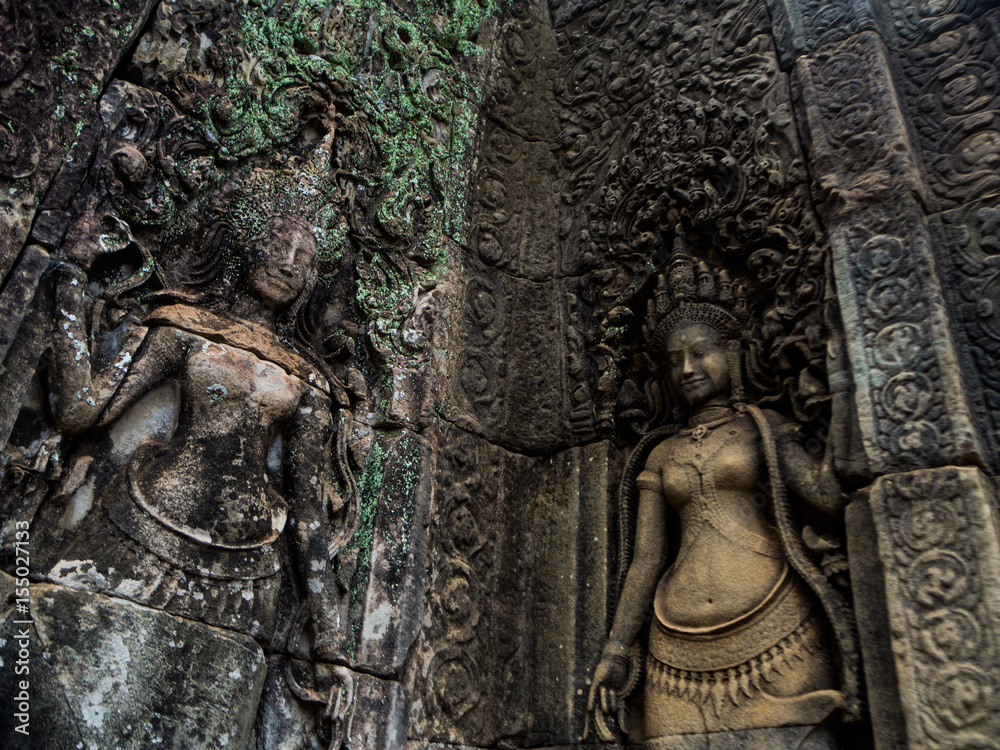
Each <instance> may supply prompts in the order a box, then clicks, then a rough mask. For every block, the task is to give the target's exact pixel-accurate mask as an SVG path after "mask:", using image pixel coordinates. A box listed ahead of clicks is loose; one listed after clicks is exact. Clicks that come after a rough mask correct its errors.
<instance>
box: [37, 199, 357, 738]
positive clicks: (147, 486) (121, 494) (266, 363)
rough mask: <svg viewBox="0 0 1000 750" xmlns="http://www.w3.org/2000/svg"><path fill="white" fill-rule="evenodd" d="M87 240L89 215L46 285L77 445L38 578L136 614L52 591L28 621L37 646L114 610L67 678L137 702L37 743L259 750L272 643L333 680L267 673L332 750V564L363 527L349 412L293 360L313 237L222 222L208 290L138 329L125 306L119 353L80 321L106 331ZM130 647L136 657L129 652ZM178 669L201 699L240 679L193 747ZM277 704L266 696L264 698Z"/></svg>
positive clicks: (211, 242)
mask: <svg viewBox="0 0 1000 750" xmlns="http://www.w3.org/2000/svg"><path fill="white" fill-rule="evenodd" d="M93 224H94V222H92V221H89V220H87V219H86V218H84V219H82V220H81V221H80V222H79V224H78V225H77V226H76V227H74V228H73V229H71V232H70V235H69V240H68V242H67V245H66V256H67V259H66V261H65V262H63V263H61V264H60V265H59V266H57V267H56V269H55V270H54V274H55V277H56V280H55V315H56V325H55V331H56V334H55V337H54V342H53V356H52V359H53V374H52V383H53V388H52V407H53V412H54V415H55V421H56V425H57V427H58V428H59V429H60V430H61V431H62V433H63V434H64V435H66V436H79V438H78V440H77V441H76V443H75V449H74V448H72V447H67V448H66V449H65V450H67V451H68V460H67V471H66V472H65V473H64V475H63V480H62V482H61V483H60V484H59V485H58V486H57V487H56V490H55V492H54V493H53V496H52V497H51V498H50V500H49V502H48V503H47V504H46V505H44V506H43V508H42V509H41V512H40V514H39V516H38V518H37V519H36V521H35V524H34V529H35V539H36V543H37V545H38V546H37V547H36V549H37V552H36V554H35V557H34V564H35V565H37V566H39V568H40V569H41V570H42V571H47V573H46V574H45V575H46V577H47V578H48V579H49V580H50V581H52V582H54V583H58V584H61V585H62V586H66V587H69V588H72V589H77V590H79V591H85V592H91V593H92V594H94V595H97V594H103V595H107V596H110V597H114V598H115V599H127V600H131V601H133V602H136V603H137V604H141V605H144V606H143V607H132V608H130V609H129V608H127V607H125V606H124V605H122V604H120V603H117V602H116V601H115V600H114V599H107V598H105V597H103V596H102V597H98V598H93V597H91V598H87V597H85V596H81V595H80V594H71V593H69V592H67V593H65V594H61V593H58V592H57V588H52V587H50V589H51V591H52V592H53V593H52V595H51V596H52V597H53V598H52V602H54V604H53V607H52V608H51V617H50V620H51V621H50V622H47V621H46V620H44V618H41V614H39V618H40V619H39V620H36V629H37V631H38V634H39V638H40V639H42V640H48V639H49V638H51V637H52V632H53V631H60V628H65V623H66V620H67V618H69V619H72V615H71V613H72V611H73V610H75V609H79V608H81V607H82V611H91V609H92V607H94V606H98V602H103V604H101V605H99V606H100V607H103V610H102V611H103V612H104V614H103V615H101V620H102V623H103V625H104V627H103V630H102V632H98V631H97V629H94V630H93V632H91V634H90V635H81V637H78V638H77V637H74V638H65V637H57V638H55V643H53V644H51V645H52V647H53V648H54V649H55V650H56V652H57V653H58V655H59V660H58V661H57V662H56V663H57V664H58V665H60V666H61V667H62V668H63V669H70V668H72V672H73V674H74V675H75V679H77V680H78V681H79V684H78V687H79V688H80V689H82V688H83V686H85V685H88V684H99V683H101V680H102V679H108V680H112V681H119V682H123V683H125V684H126V685H127V686H128V687H129V691H128V693H122V692H118V693H116V694H113V695H111V696H104V697H103V698H101V699H100V701H99V703H100V706H99V708H98V709H94V710H99V711H101V712H103V711H111V710H113V712H114V715H115V719H114V727H113V728H112V727H111V726H108V727H105V726H104V725H103V724H102V723H101V722H97V723H96V724H95V723H94V722H93V721H88V718H90V717H91V715H90V713H89V712H90V711H91V709H88V708H87V705H88V704H87V702H86V701H84V703H83V704H71V708H70V711H69V712H68V713H65V712H63V713H60V714H58V716H61V717H63V718H62V719H60V720H56V719H53V720H51V721H49V722H48V723H47V725H46V726H44V727H37V728H36V729H35V734H36V736H39V737H41V738H43V739H45V740H46V741H48V742H50V743H51V746H53V747H61V746H67V747H68V746H72V744H73V743H75V742H77V741H79V742H87V743H93V742H94V741H103V740H102V739H101V738H104V739H106V738H107V737H109V736H115V735H116V734H123V735H124V736H127V737H128V742H130V743H131V744H130V745H129V746H131V747H141V746H152V745H154V744H159V743H162V742H165V741H167V742H168V745H167V746H174V747H179V746H183V744H184V742H196V741H197V743H198V746H202V745H204V744H205V743H211V742H215V741H218V742H223V740H224V741H225V743H226V744H228V745H229V746H235V747H240V748H244V747H250V746H251V745H250V744H249V743H250V742H251V741H252V736H253V732H252V727H253V720H254V716H255V714H257V711H258V709H257V701H258V698H259V696H260V693H261V689H262V686H263V684H264V682H263V681H264V677H265V673H266V671H267V670H265V669H263V668H262V667H263V666H264V663H263V659H264V652H263V651H262V650H261V645H263V646H264V647H265V648H266V649H267V650H268V651H269V652H278V653H288V654H290V655H293V656H294V655H298V656H300V657H302V658H311V659H313V660H316V661H320V662H328V663H331V666H330V667H329V668H327V670H326V679H325V682H326V685H325V692H321V691H319V690H317V689H315V688H313V687H310V685H309V682H310V681H309V674H308V672H307V674H306V675H305V676H303V675H301V674H300V675H298V676H296V675H295V674H294V670H293V665H292V664H291V663H290V662H288V659H287V657H284V658H279V659H277V660H271V662H270V663H269V666H268V669H269V670H272V671H273V670H275V669H277V670H278V671H279V674H281V675H282V676H283V683H284V685H285V687H284V690H285V693H290V696H288V695H286V696H285V697H284V699H285V700H286V701H291V702H294V699H295V698H297V699H299V700H300V701H302V702H304V703H306V704H310V703H312V704H319V705H320V706H321V707H322V706H325V713H324V714H323V716H322V719H320V720H318V721H316V727H315V734H316V736H317V738H323V737H325V738H326V739H325V740H324V741H325V742H327V743H329V744H330V746H333V747H336V746H339V745H340V743H341V741H342V740H343V739H344V737H345V733H346V732H348V731H349V728H350V725H351V718H352V717H351V716H350V713H349V712H350V710H351V708H352V707H353V704H354V700H355V692H354V677H353V676H352V674H351V673H350V672H349V670H347V669H346V668H345V667H344V666H343V661H344V656H343V654H342V653H341V650H340V644H341V641H342V640H343V639H342V633H341V631H342V630H343V629H344V627H345V625H346V617H345V616H344V615H345V610H344V606H343V605H342V603H341V600H342V599H343V591H342V586H341V584H340V583H339V582H338V580H337V576H336V574H337V570H336V569H335V567H334V558H335V557H337V555H338V554H339V553H340V551H341V549H342V548H343V546H344V544H345V542H346V541H347V539H349V538H350V535H351V534H352V533H353V531H354V518H355V515H356V500H357V498H356V492H355V491H354V490H353V481H352V479H351V474H350V469H349V467H348V465H347V461H346V456H345V453H344V436H345V434H346V431H347V430H348V429H349V427H350V414H349V412H347V411H346V409H345V408H344V407H346V406H348V398H347V393H346V391H345V390H344V388H343V386H341V385H339V382H338V381H337V379H336V378H335V377H334V375H333V373H332V371H331V370H330V369H329V368H328V367H327V366H326V365H324V363H322V362H321V361H320V360H318V359H317V358H316V357H313V358H312V361H310V360H309V359H307V358H306V357H305V356H303V354H300V353H299V352H297V351H296V349H295V348H294V346H290V345H289V344H288V343H286V342H287V341H292V340H294V339H295V338H296V335H295V325H296V323H301V321H298V320H297V319H296V318H297V316H296V313H301V311H302V310H303V309H305V308H306V306H307V305H306V303H307V298H308V297H309V295H310V293H311V292H312V291H313V289H314V287H315V283H316V279H315V275H316V245H315V241H314V238H313V227H312V224H311V223H309V222H307V221H305V220H303V219H301V218H298V217H294V216H286V215H282V214H280V213H279V214H276V215H272V216H270V217H268V218H267V219H266V220H265V221H264V222H263V226H261V227H259V228H258V230H257V232H256V233H255V234H251V233H250V232H248V231H247V230H248V227H247V226H246V225H237V226H236V227H230V226H226V225H221V224H220V223H215V224H212V225H211V226H210V227H209V228H208V230H207V231H206V232H205V238H204V240H203V242H202V243H201V247H200V251H199V253H198V254H197V257H196V258H195V260H196V261H197V262H194V263H193V264H192V265H193V267H195V268H198V269H201V270H202V271H203V273H201V274H194V275H193V277H194V281H192V283H191V284H190V285H189V289H190V290H191V291H193V292H196V293H191V292H189V291H183V290H182V291H177V292H161V293H159V294H158V295H154V296H153V298H152V301H151V302H150V307H151V310H150V311H149V312H148V313H147V314H145V315H144V316H143V318H142V320H141V323H140V322H138V321H136V320H134V319H130V317H129V315H128V314H127V313H125V311H124V310H121V311H118V314H119V315H121V316H122V317H121V318H120V322H119V326H118V327H117V329H115V330H114V331H112V334H117V341H115V339H114V338H112V339H111V341H110V342H109V341H108V338H107V337H104V338H103V339H102V338H101V337H94V336H91V332H90V331H88V326H87V322H88V320H89V319H91V318H94V319H96V320H99V319H100V310H99V309H88V308H91V307H92V306H91V305H88V295H87V288H88V269H89V268H90V267H91V265H92V262H93V261H94V258H95V256H96V255H97V254H99V253H100V252H101V244H100V242H99V241H98V234H97V231H96V227H94V226H93ZM251 226H252V223H251ZM241 230H242V231H243V232H245V234H241ZM206 269H208V270H206ZM95 316H96V317H95ZM278 331H281V332H282V333H284V335H285V340H284V341H283V340H282V338H280V337H279V335H278ZM109 343H110V345H111V347H110V348H111V351H110V352H109V351H107V349H108V348H109ZM101 344H104V346H103V347H102V346H101ZM299 346H300V347H302V346H303V344H301V343H300V345H299ZM102 348H104V349H105V351H101V349H102ZM338 485H339V486H338ZM341 567H344V566H343V565H341ZM346 567H347V568H349V567H350V565H349V563H348V564H347V565H346ZM349 574H350V571H349V570H348V571H346V573H343V575H346V576H349ZM43 590H45V589H43ZM39 596H41V598H40V599H37V601H38V607H39V608H41V609H44V607H43V603H44V602H43V600H44V601H48V600H45V599H44V595H42V594H40V595H39ZM67 597H68V599H67ZM299 602H301V603H302V604H301V605H300V604H299ZM41 609H40V610H39V613H40V612H41ZM157 610H160V611H162V612H163V613H169V615H172V616H173V618H170V617H166V616H165V615H160V614H158V613H157ZM171 623H173V625H171ZM206 626H210V627H206ZM220 629H221V630H220ZM181 631H183V635H181V634H179V633H180V632H181ZM306 632H308V635H309V637H308V638H304V635H305V633H306ZM168 634H172V635H171V636H170V638H169V639H168V638H167V635H168ZM248 636H249V637H248ZM95 639H96V640H95ZM254 639H255V640H254ZM166 640H169V644H167V645H170V649H167V650H166V651H165V650H164V649H165V645H164V644H165V641H166ZM98 641H99V642H100V643H101V644H104V645H103V646H101V648H104V649H105V651H106V652H107V651H108V650H110V655H108V654H107V653H106V654H105V655H106V656H107V659H106V660H105V661H106V662H107V663H103V662H102V660H100V659H90V660H88V659H87V658H86V657H85V656H84V654H85V653H86V652H87V650H88V649H89V648H90V647H91V645H93V643H92V642H94V643H96V642H98ZM255 641H256V642H255ZM116 643H118V644H126V643H127V644H128V648H127V652H123V653H125V654H126V655H125V656H122V654H120V653H119V654H116V653H115V651H114V650H115V644H116ZM144 644H145V645H144ZM171 644H172V645H171ZM258 644H260V645H258ZM233 649H235V653H234V654H233V655H232V657H231V658H230V657H228V656H226V654H227V653H229V652H232V651H233ZM74 651H75V652H76V653H77V654H78V657H77V658H71V657H70V656H69V655H70V654H71V653H73V652H74ZM95 653H96V652H95ZM239 654H244V655H245V656H239ZM168 655H169V656H168ZM167 659H169V660H170V661H172V662H176V664H187V665H188V668H193V667H194V665H195V664H198V667H197V671H198V674H197V675H191V676H192V679H195V680H196V682H197V684H196V685H195V686H193V690H194V694H198V691H203V692H204V694H205V695H208V694H210V693H211V692H212V689H211V686H212V685H222V684H223V683H225V684H229V683H230V682H234V681H235V682H234V684H233V685H231V687H230V688H227V689H230V690H231V691H232V693H233V698H232V699H231V700H230V701H229V702H230V703H231V704H232V705H227V701H225V700H223V701H221V702H219V703H215V702H212V703H211V705H210V706H209V705H206V706H204V710H205V712H206V722H205V727H214V730H213V731H215V730H217V734H218V736H210V735H211V734H212V732H211V731H209V730H207V729H205V728H204V727H203V728H202V730H199V731H205V732H208V733H207V734H204V735H203V736H202V735H200V734H197V733H196V734H192V733H191V730H190V727H189V725H190V723H191V722H192V715H191V713H190V711H189V710H188V709H187V708H185V706H186V705H187V701H186V700H185V699H183V698H182V695H181V694H180V693H177V692H176V691H171V690H169V689H164V688H163V686H162V677H163V675H162V672H163V668H164V667H163V666H162V665H163V663H164V661H165V660H167ZM234 660H235V661H236V662H238V663H237V664H236V666H234ZM333 662H337V663H336V664H333ZM109 669H110V670H112V671H113V670H115V669H117V670H118V672H117V673H115V674H114V675H110V676H109V675H108V674H107V672H108V670H109ZM180 669H183V667H180ZM59 675H60V673H59V671H58V670H56V671H55V676H54V677H53V681H52V682H51V683H49V685H48V687H49V690H58V688H56V685H58V684H59V683H60V682H63V681H64V679H65V678H64V677H60V676H59ZM241 675H242V676H243V681H242V682H240V676H241ZM314 679H315V680H316V681H317V682H318V681H319V680H320V676H319V675H318V674H317V675H315V676H314ZM43 684H45V683H44V682H43ZM147 684H148V685H147ZM144 685H145V686H147V687H148V689H146V688H144V687H143V686H144ZM73 690H74V689H73V688H71V693H72V692H73ZM47 697H48V698H49V699H50V700H54V697H53V696H51V695H48V696H47ZM281 697H282V696H281V695H280V694H276V693H275V692H274V690H270V691H269V693H268V699H267V701H266V702H270V703H273V702H274V701H275V700H279V699H280V698H281ZM105 700H112V701H113V702H112V704H111V705H105V704H104V701H105ZM192 700H194V698H192ZM198 700H202V701H204V700H207V699H206V698H204V697H203V698H200V699H198ZM300 710H301V709H300ZM153 717H155V721H154V722H153V723H152V724H150V722H151V721H153ZM128 727H143V728H144V729H143V731H142V732H138V731H137V730H136V731H132V730H128V731H126V729H127V728H128ZM185 737H186V738H187V740H184V739H183V738H185ZM67 743H68V744H67ZM176 743H181V744H180V745H178V744H176Z"/></svg>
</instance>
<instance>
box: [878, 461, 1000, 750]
mask: <svg viewBox="0 0 1000 750" xmlns="http://www.w3.org/2000/svg"><path fill="white" fill-rule="evenodd" d="M993 503H994V498H993V497H992V491H991V490H990V489H989V486H988V485H987V484H986V483H985V482H984V480H983V477H982V475H981V474H979V473H978V471H977V470H975V469H954V468H948V469H934V470H924V471H919V472H913V473H910V474H897V475H894V476H892V477H891V478H884V479H880V480H879V481H878V482H877V483H876V485H875V489H874V491H873V493H872V509H873V512H874V515H875V522H876V526H877V527H878V529H879V552H880V555H881V558H882V562H883V564H884V565H885V567H886V571H887V594H888V606H889V615H890V618H891V624H892V638H893V653H894V654H896V666H897V670H898V673H899V679H900V686H901V688H902V689H903V690H904V691H907V692H908V693H909V694H910V695H911V696H912V697H911V698H910V699H908V700H907V701H906V705H905V706H904V713H905V716H906V721H907V736H908V739H909V742H910V746H911V747H914V748H919V749H920V750H937V748H942V749H943V748H957V747H969V748H972V747H974V748H984V749H985V748H998V747H1000V742H997V739H996V738H997V737H998V736H1000V733H998V728H1000V712H998V711H997V708H996V695H997V691H998V690H1000V684H998V683H997V675H998V674H1000V668H998V667H1000V651H998V642H1000V641H998V636H1000V633H998V632H997V617H996V613H997V611H998V610H997V606H998V604H1000V599H998V594H1000V592H998V590H997V585H996V581H997V566H998V562H1000V549H998V548H997V540H996V531H995V526H994V523H993V520H992V515H991V513H992V511H991V506H993Z"/></svg>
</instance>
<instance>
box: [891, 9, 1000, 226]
mask: <svg viewBox="0 0 1000 750" xmlns="http://www.w3.org/2000/svg"><path fill="white" fill-rule="evenodd" d="M998 39H1000V12H992V13H988V14H986V15H985V16H983V17H982V18H980V19H979V20H978V21H976V22H975V23H971V24H968V25H966V26H963V27H961V28H959V29H956V30H954V31H949V32H947V33H943V34H941V35H940V36H938V37H937V38H936V39H935V40H934V41H932V42H928V43H926V44H924V45H922V46H920V47H916V48H915V49H912V50H909V51H907V52H904V53H902V54H901V62H902V70H903V71H904V73H905V78H904V80H903V82H902V83H903V85H902V92H903V94H904V95H905V98H906V101H907V103H908V105H909V111H910V115H911V117H912V120H913V124H914V126H915V129H916V133H917V144H918V145H919V147H920V149H921V152H922V156H923V159H924V162H925V163H926V165H927V167H928V181H929V183H930V186H931V188H932V189H933V191H934V193H935V194H936V195H937V197H938V198H939V199H940V200H941V203H942V205H943V207H945V208H951V207H954V206H955V205H956V204H958V203H961V202H965V201H968V200H970V199H975V198H980V197H983V196H985V195H989V194H991V193H995V192H996V191H997V190H1000V169H998V168H1000V67H998V66H1000V44H998Z"/></svg>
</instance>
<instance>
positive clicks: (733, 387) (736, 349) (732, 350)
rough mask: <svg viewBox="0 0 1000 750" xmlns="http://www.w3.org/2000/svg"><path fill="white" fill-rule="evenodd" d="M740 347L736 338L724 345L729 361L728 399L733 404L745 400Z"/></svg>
mask: <svg viewBox="0 0 1000 750" xmlns="http://www.w3.org/2000/svg"><path fill="white" fill-rule="evenodd" d="M741 348H742V347H741V346H740V342H739V340H738V339H735V340H733V341H730V342H729V343H728V344H727V345H726V355H727V356H726V359H727V360H728V361H729V390H730V400H731V401H732V402H733V403H734V404H741V403H744V402H745V401H746V400H747V394H746V391H745V390H744V389H743V368H742V367H741V366H740V365H741V359H742V357H741V356H740V354H741Z"/></svg>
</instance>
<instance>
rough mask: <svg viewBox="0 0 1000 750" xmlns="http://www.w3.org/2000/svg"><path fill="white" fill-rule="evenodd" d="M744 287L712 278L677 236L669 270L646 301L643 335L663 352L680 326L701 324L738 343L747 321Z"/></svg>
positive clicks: (724, 276) (724, 278) (724, 274)
mask: <svg viewBox="0 0 1000 750" xmlns="http://www.w3.org/2000/svg"><path fill="white" fill-rule="evenodd" d="M749 317H750V315H749V310H748V308H747V297H746V287H744V286H743V285H742V284H739V285H736V284H734V283H733V282H732V281H731V280H730V278H729V274H728V273H727V272H726V271H725V270H722V271H719V273H718V275H716V274H714V273H713V272H712V270H711V269H710V268H709V267H708V264H707V263H705V261H697V262H695V260H694V259H693V258H692V257H691V254H690V252H689V251H688V246H687V238H686V237H685V236H684V235H683V234H680V233H679V234H678V235H677V237H676V239H675V240H674V251H673V254H672V255H671V257H670V268H669V269H668V271H667V272H666V273H665V274H660V276H659V278H658V279H657V284H656V291H655V292H654V294H653V299H651V300H649V303H648V305H647V311H646V324H645V325H644V326H643V335H644V336H645V338H646V341H647V343H648V344H649V345H650V346H651V347H652V348H653V349H655V350H656V351H660V352H663V351H666V344H667V337H668V336H669V335H670V333H671V331H673V330H674V329H676V328H677V327H678V326H680V325H681V324H683V323H704V324H705V325H708V326H711V327H712V328H714V329H715V330H716V331H718V333H719V335H720V336H722V338H723V339H725V340H726V341H733V340H739V339H740V338H741V337H742V334H743V327H744V325H745V324H746V322H747V320H748V319H749Z"/></svg>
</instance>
